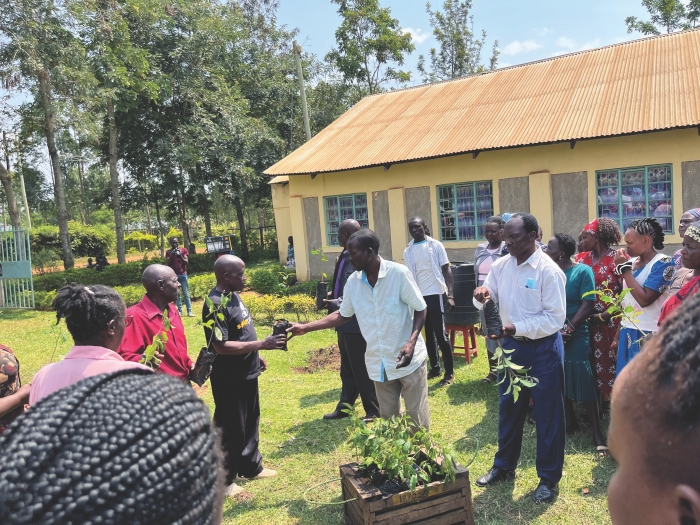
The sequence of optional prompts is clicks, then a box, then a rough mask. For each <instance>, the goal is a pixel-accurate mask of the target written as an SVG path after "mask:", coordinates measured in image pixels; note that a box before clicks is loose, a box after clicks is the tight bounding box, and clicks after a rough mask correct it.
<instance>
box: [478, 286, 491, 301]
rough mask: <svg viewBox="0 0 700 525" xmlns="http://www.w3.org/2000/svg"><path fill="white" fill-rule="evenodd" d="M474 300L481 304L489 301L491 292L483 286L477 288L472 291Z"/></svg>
mask: <svg viewBox="0 0 700 525" xmlns="http://www.w3.org/2000/svg"><path fill="white" fill-rule="evenodd" d="M474 299H476V300H477V301H479V302H480V303H482V304H483V303H485V302H486V301H488V300H489V299H491V292H489V289H488V288H486V287H485V286H477V288H476V290H474Z"/></svg>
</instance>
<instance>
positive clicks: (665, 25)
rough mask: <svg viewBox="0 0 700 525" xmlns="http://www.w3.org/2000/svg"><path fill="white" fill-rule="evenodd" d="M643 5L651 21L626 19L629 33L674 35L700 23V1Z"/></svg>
mask: <svg viewBox="0 0 700 525" xmlns="http://www.w3.org/2000/svg"><path fill="white" fill-rule="evenodd" d="M642 5H643V6H644V7H645V8H646V10H647V11H648V12H649V15H650V16H651V19H650V20H646V21H645V20H640V19H638V18H637V17H636V16H628V17H627V18H626V19H625V24H627V32H628V33H632V32H633V31H639V32H640V33H642V34H644V35H660V34H661V33H662V32H663V31H665V32H666V33H672V32H674V31H678V30H683V29H692V28H694V27H697V26H698V23H699V22H700V0H690V1H689V2H682V1H681V0H642Z"/></svg>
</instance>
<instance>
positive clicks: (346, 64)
mask: <svg viewBox="0 0 700 525" xmlns="http://www.w3.org/2000/svg"><path fill="white" fill-rule="evenodd" d="M331 2H333V3H334V4H336V5H337V6H338V14H340V16H341V19H342V22H341V23H340V27H338V29H337V30H336V32H335V40H336V43H337V47H336V48H334V49H333V50H332V51H331V52H330V53H328V54H327V55H326V60H328V61H329V62H331V63H332V64H333V65H334V66H335V67H337V69H338V70H339V71H340V72H342V74H343V76H344V77H345V80H346V81H348V82H354V83H357V84H358V85H360V86H361V87H363V88H364V89H366V90H367V92H368V93H369V94H372V93H376V92H377V91H379V90H380V89H381V86H382V85H383V84H386V83H389V82H396V83H398V84H402V83H405V82H408V81H409V80H411V73H410V72H408V71H402V70H400V69H397V68H396V67H395V66H402V65H403V64H404V58H405V55H406V54H410V53H411V52H412V51H413V50H414V49H415V46H414V45H413V43H412V42H411V34H410V33H404V32H403V31H402V29H401V24H400V23H399V21H398V20H397V19H396V18H393V17H392V16H391V10H390V9H389V8H386V7H381V6H380V5H379V0H331Z"/></svg>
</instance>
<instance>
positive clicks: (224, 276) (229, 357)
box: [202, 255, 287, 497]
mask: <svg viewBox="0 0 700 525" xmlns="http://www.w3.org/2000/svg"><path fill="white" fill-rule="evenodd" d="M214 274H215V275H216V287H215V288H214V289H213V290H212V291H211V292H210V293H209V299H210V300H211V305H212V306H211V307H210V306H209V304H208V302H205V304H204V309H203V310H202V322H203V323H204V336H205V338H206V341H207V345H208V346H209V348H213V349H214V351H216V353H217V356H216V359H214V364H213V365H212V370H211V391H212V394H213V395H214V404H215V405H216V409H215V410H214V422H215V423H216V424H217V425H218V426H219V428H221V430H222V433H223V436H222V444H223V448H224V452H226V471H227V474H226V485H227V488H226V495H227V496H229V497H233V496H235V495H236V494H238V493H240V492H242V491H243V487H241V486H240V485H236V484H235V483H234V480H235V479H236V477H237V476H240V477H243V478H248V479H261V478H271V477H273V476H276V475H277V472H275V471H274V470H272V469H268V468H264V467H263V465H262V454H261V453H260V450H259V449H258V445H259V441H260V433H259V425H260V394H259V392H258V377H259V376H260V374H261V373H262V372H264V371H265V370H267V363H266V362H265V360H264V359H263V358H262V357H260V355H259V353H258V352H259V350H280V349H282V348H284V345H285V344H286V342H287V337H286V336H285V335H284V334H281V335H270V336H268V337H266V338H265V339H263V340H262V341H258V336H257V334H256V333H255V326H253V320H252V319H251V317H250V312H249V311H248V309H247V308H246V306H245V304H243V301H242V300H241V298H240V296H239V295H238V292H240V291H242V290H243V288H244V287H245V263H244V262H243V261H242V260H241V259H239V258H238V257H236V256H235V255H222V256H221V257H219V258H218V259H217V260H216V262H215V263H214ZM224 297H225V299H224ZM219 314H222V315H223V320H222V319H220V318H219ZM212 320H213V321H214V322H213V323H210V321H212Z"/></svg>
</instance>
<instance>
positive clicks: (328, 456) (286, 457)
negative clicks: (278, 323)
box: [0, 302, 615, 525]
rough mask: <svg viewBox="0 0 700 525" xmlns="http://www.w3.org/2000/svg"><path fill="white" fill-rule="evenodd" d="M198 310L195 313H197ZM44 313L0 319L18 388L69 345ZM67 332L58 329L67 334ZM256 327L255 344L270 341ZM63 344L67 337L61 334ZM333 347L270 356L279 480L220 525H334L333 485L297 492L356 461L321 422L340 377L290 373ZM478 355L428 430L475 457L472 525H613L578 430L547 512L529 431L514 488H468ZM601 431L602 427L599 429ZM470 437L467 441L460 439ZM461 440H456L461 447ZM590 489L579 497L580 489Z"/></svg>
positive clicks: (271, 422)
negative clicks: (538, 491)
mask: <svg viewBox="0 0 700 525" xmlns="http://www.w3.org/2000/svg"><path fill="white" fill-rule="evenodd" d="M201 307H202V303H201V302H200V303H198V304H195V308H194V309H195V313H196V314H197V315H199V314H200V313H201ZM183 320H184V322H185V327H186V330H187V335H188V339H189V347H190V353H191V355H192V356H193V357H196V354H197V352H198V350H199V348H200V347H201V346H202V344H203V343H204V336H203V333H202V329H201V326H200V325H199V320H198V318H184V319H183ZM54 322H55V317H54V316H53V315H52V314H51V313H50V312H29V311H26V312H23V311H15V312H9V311H0V342H1V343H3V344H6V345H8V346H10V347H11V348H12V349H13V350H14V351H15V352H16V353H17V355H18V357H19V359H20V361H21V375H22V378H23V379H24V381H25V382H28V381H30V380H31V378H32V377H33V375H34V374H35V373H36V371H37V370H38V369H39V368H40V367H41V366H43V365H44V364H46V363H49V362H50V361H51V359H52V356H53V359H54V360H57V359H60V358H61V357H62V356H63V355H65V354H66V352H67V351H68V350H69V348H70V346H71V342H70V337H69V336H68V337H67V338H65V340H64V337H62V336H61V333H62V332H63V330H61V327H63V326H65V325H63V323H62V324H61V325H60V326H59V327H54V326H53V324H54ZM64 330H65V329H64ZM269 331H270V330H269V328H268V327H258V335H259V336H264V335H267V334H268V333H269ZM65 335H67V334H65ZM334 341H335V334H334V333H333V332H330V331H326V332H317V333H315V334H309V335H307V336H304V337H302V338H296V339H293V340H291V341H290V343H289V352H281V351H268V352H265V354H264V355H265V357H266V359H267V361H268V364H269V370H268V371H267V372H265V373H264V374H263V376H262V377H261V379H260V390H261V406H262V417H261V420H260V436H261V443H260V448H261V451H262V453H263V455H264V458H265V460H264V461H265V465H266V466H268V467H271V468H274V469H276V470H278V471H279V474H280V475H279V476H278V477H276V478H272V479H267V480H260V481H252V482H247V483H244V486H245V489H246V492H245V493H244V497H243V498H241V501H238V502H227V503H226V506H225V508H224V523H226V524H232V523H234V522H236V523H250V524H257V523H265V524H268V523H275V524H277V523H279V524H286V523H303V524H307V523H308V524H323V525H327V524H340V523H342V522H343V514H342V505H337V504H336V505H318V504H315V503H310V502H309V501H314V502H333V501H336V502H337V501H339V500H340V485H339V483H337V482H333V483H330V484H328V485H325V486H321V487H318V488H317V489H314V490H313V491H312V492H309V493H308V494H306V499H305V498H304V492H305V490H306V488H307V487H310V486H312V485H315V484H317V483H321V482H323V481H326V480H333V479H336V478H337V477H338V465H340V464H343V463H346V462H348V461H352V460H353V456H352V453H351V450H350V448H349V447H348V446H347V444H346V443H345V441H346V423H345V422H344V421H342V420H341V421H332V422H325V421H322V420H321V416H322V415H323V414H324V413H327V412H330V411H332V410H333V408H334V407H335V404H336V402H337V400H338V397H339V393H340V379H339V377H338V374H337V372H317V373H313V374H301V373H298V372H297V371H294V370H293V368H294V367H303V366H305V365H306V364H307V363H308V354H309V352H310V351H311V350H314V349H318V348H321V347H325V346H328V345H329V344H331V343H333V342H334ZM484 352H485V350H484V348H483V347H480V352H479V357H478V358H477V359H475V360H474V361H473V363H472V364H471V365H466V364H465V362H464V359H463V358H461V357H457V358H456V371H455V376H456V380H455V383H454V384H452V385H451V386H449V387H447V388H444V389H440V388H437V380H431V383H430V391H429V396H430V409H431V413H432V416H431V419H432V423H431V425H432V430H433V431H434V432H437V433H440V434H441V435H442V439H443V441H444V442H445V443H454V444H455V448H456V449H457V451H458V458H459V461H460V462H461V463H462V464H467V463H469V461H470V460H471V458H472V456H473V455H474V452H475V443H476V440H478V442H479V444H480V449H479V451H478V453H477V455H476V458H475V460H474V462H473V464H472V465H471V467H470V470H471V473H472V474H471V478H472V479H471V481H472V497H473V501H474V513H475V519H476V522H477V523H478V524H511V523H533V524H544V523H547V524H550V523H570V524H577V525H578V524H589V523H596V524H598V523H601V524H602V523H610V519H609V517H608V511H607V500H606V495H605V491H606V488H607V484H608V481H609V480H610V477H611V476H612V474H613V472H614V468H615V466H614V463H613V461H612V460H610V459H605V460H599V459H598V458H597V456H596V454H595V452H594V450H593V446H592V439H591V437H590V432H589V431H588V430H587V429H586V427H585V426H584V427H583V430H582V431H581V432H579V433H578V434H576V435H574V436H572V437H570V438H569V439H567V446H566V461H565V464H564V477H563V479H562V481H561V483H560V494H559V497H558V499H557V501H556V502H555V503H554V504H553V505H535V504H534V503H532V500H531V497H532V493H533V491H534V489H535V487H536V486H537V475H536V472H535V427H534V426H530V425H526V428H525V438H524V441H523V451H522V456H521V459H520V464H519V467H518V477H517V479H516V480H515V483H506V484H503V485H500V486H496V487H493V488H489V489H479V488H476V487H475V486H474V485H473V481H474V479H475V478H476V477H478V476H480V475H481V474H483V473H484V472H485V471H486V470H488V468H489V467H490V466H491V464H492V460H493V455H494V453H495V451H496V445H497V423H498V393H497V391H496V388H495V387H494V386H492V385H485V384H483V383H481V379H482V378H483V377H484V376H485V375H486V371H487V364H486V360H485V359H484ZM200 394H201V396H202V398H203V399H204V401H205V402H206V403H207V404H208V405H209V407H210V408H211V409H212V410H213V400H212V396H211V392H210V390H209V385H208V383H207V384H205V386H204V387H203V389H201V391H200ZM604 424H605V425H607V421H605V422H604ZM465 436H466V437H468V438H470V439H467V440H460V438H463V437H465ZM458 440H459V441H458ZM584 488H586V489H588V494H587V495H584V492H583V489H584Z"/></svg>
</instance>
